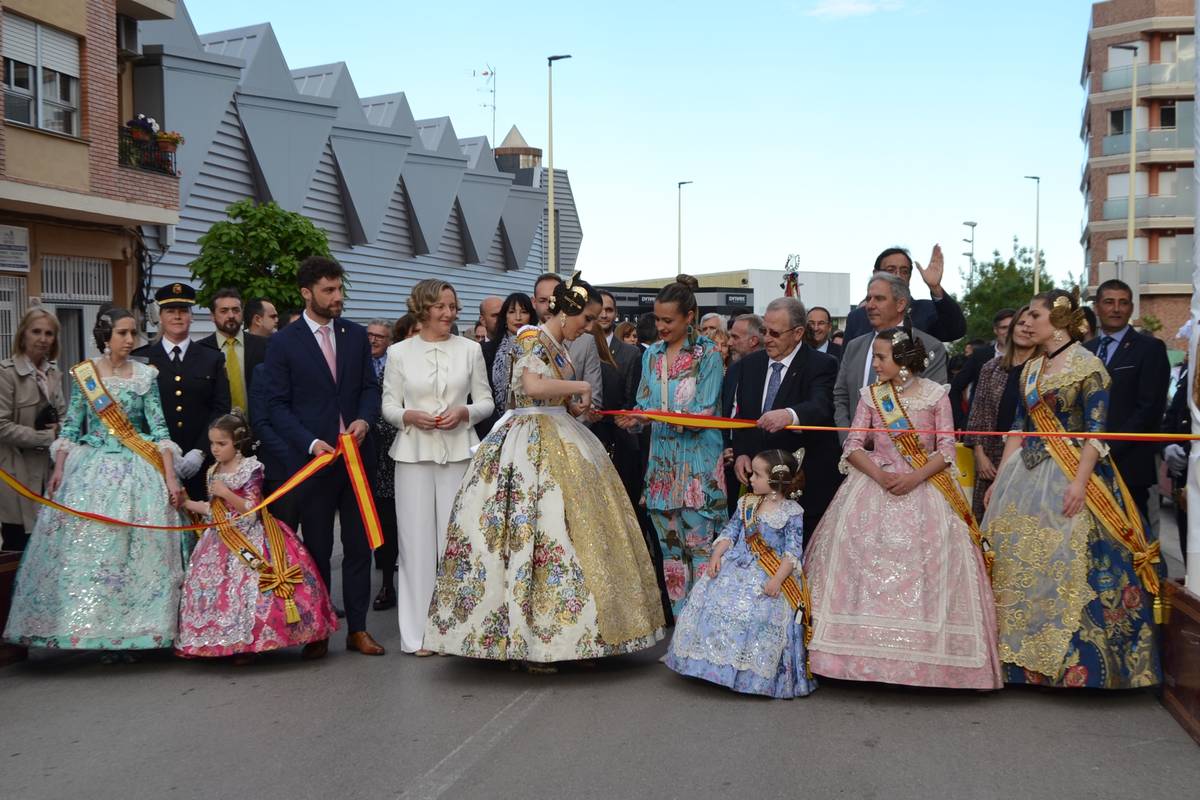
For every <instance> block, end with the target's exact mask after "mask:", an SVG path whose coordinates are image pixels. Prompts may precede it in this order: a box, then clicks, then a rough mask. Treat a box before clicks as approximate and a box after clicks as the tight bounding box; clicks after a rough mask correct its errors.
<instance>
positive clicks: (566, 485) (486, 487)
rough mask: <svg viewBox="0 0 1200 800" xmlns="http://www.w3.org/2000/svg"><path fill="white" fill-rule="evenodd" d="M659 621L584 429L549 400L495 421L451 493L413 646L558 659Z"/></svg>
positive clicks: (601, 651)
mask: <svg viewBox="0 0 1200 800" xmlns="http://www.w3.org/2000/svg"><path fill="white" fill-rule="evenodd" d="M662 628H663V612H662V604H661V601H660V595H659V590H658V584H657V582H656V580H655V576H654V568H653V566H652V565H651V561H650V555H649V553H648V552H647V550H646V543H645V539H644V538H643V536H642V532H641V529H640V528H639V526H638V521H637V518H636V516H635V515H634V512H633V507H632V506H631V505H630V504H629V498H628V496H627V495H626V493H625V489H624V487H623V486H622V484H621V481H620V478H618V476H617V472H616V470H615V469H614V468H613V466H612V463H611V462H610V461H609V458H608V455H607V453H605V451H604V448H603V446H602V445H601V444H600V442H599V441H598V440H597V439H596V437H595V436H593V435H592V433H591V432H590V431H589V430H587V428H585V427H584V426H583V425H581V424H580V423H579V422H577V421H576V420H575V419H574V418H572V417H570V416H569V415H567V414H565V413H554V410H553V409H547V410H546V411H545V412H538V413H520V412H518V413H517V415H516V416H513V417H510V418H509V419H508V420H506V421H505V422H504V423H503V424H501V425H499V426H497V427H496V428H495V429H494V430H493V431H492V432H491V433H490V434H489V435H488V437H487V438H486V439H485V440H484V441H483V443H482V444H481V445H480V446H479V449H478V450H477V452H476V454H475V457H474V460H473V461H472V462H471V466H470V468H469V469H468V471H467V477H466V479H465V480H464V481H463V485H462V487H461V488H460V489H459V492H458V496H457V497H456V498H455V501H454V507H453V509H452V511H451V517H450V525H449V530H448V536H447V543H446V550H445V553H444V555H443V558H442V561H441V564H440V566H439V567H438V575H437V585H436V588H435V590H434V595H433V601H432V603H431V605H430V609H429V622H428V625H427V626H426V630H425V637H424V646H425V647H427V648H429V649H431V650H436V651H439V652H443V653H450V654H454V655H462V656H469V657H473V658H489V659H498V660H527V661H536V662H552V661H567V660H572V659H583V658H595V657H599V656H609V655H616V654H619V653H629V652H634V651H637V650H643V649H645V648H648V647H651V646H653V645H654V643H655V642H657V641H659V640H660V639H661V638H662V636H663V631H662Z"/></svg>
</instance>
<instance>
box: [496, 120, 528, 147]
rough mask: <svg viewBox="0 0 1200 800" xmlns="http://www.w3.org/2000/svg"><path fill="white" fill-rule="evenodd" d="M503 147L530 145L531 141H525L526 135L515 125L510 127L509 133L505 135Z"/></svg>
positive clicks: (501, 144)
mask: <svg viewBox="0 0 1200 800" xmlns="http://www.w3.org/2000/svg"><path fill="white" fill-rule="evenodd" d="M500 146H501V147H529V143H528V142H526V141H525V137H524V136H522V135H521V132H520V131H519V130H517V126H516V125H513V126H512V127H511V128H509V130H508V133H507V134H506V135H505V137H504V141H502V142H501V143H500Z"/></svg>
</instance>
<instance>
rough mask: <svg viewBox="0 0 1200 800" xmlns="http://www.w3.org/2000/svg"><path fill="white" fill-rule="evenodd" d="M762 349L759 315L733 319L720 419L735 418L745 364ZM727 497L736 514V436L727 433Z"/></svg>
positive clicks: (730, 510)
mask: <svg viewBox="0 0 1200 800" xmlns="http://www.w3.org/2000/svg"><path fill="white" fill-rule="evenodd" d="M762 349H763V321H762V317H760V316H758V315H757V314H741V315H739V316H737V317H735V318H734V320H733V323H732V324H730V326H729V356H730V358H732V359H733V361H732V363H730V365H729V369H727V370H725V378H724V379H723V380H722V382H721V416H723V417H732V416H733V412H734V407H735V406H736V405H737V388H738V381H739V380H740V379H741V376H742V362H743V361H744V360H745V358H746V356H748V355H750V354H751V353H757V352H758V351H759V350H762ZM724 436H725V452H724V453H723V454H722V456H721V457H722V459H724V461H725V496H726V500H727V503H728V509H729V515H730V516H733V512H734V511H736V510H737V503H738V498H739V497H740V496H741V492H739V491H738V487H739V485H740V484H739V483H738V479H737V473H736V472H734V469H733V433H732V432H731V431H725V434H724Z"/></svg>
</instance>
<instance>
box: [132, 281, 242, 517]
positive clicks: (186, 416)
mask: <svg viewBox="0 0 1200 800" xmlns="http://www.w3.org/2000/svg"><path fill="white" fill-rule="evenodd" d="M154 301H155V302H156V303H157V304H158V331H159V336H158V338H157V339H156V340H155V341H153V342H151V343H150V344H148V345H144V346H143V347H139V348H138V349H137V350H134V351H133V355H134V356H135V357H137V358H142V359H145V360H146V361H147V362H148V363H149V364H151V365H152V366H153V367H155V368H156V369H157V370H158V393H159V395H160V396H161V397H162V406H163V416H164V417H165V418H166V420H167V428H168V429H169V430H170V431H171V441H173V442H175V444H177V445H179V449H180V450H182V451H183V453H184V456H183V458H181V459H179V460H178V461H177V462H176V464H175V472H176V473H177V474H178V475H179V478H180V480H181V481H182V484H183V489H184V491H186V492H187V495H188V497H190V498H192V499H193V500H204V499H205V498H207V497H208V487H207V485H206V479H205V474H204V467H205V465H206V464H209V463H211V462H212V455H211V454H210V453H209V447H208V426H209V425H210V424H211V423H212V422H213V421H214V420H215V419H216V418H217V417H220V416H221V415H223V414H228V413H229V408H230V400H229V379H228V378H227V377H226V375H225V358H224V357H223V356H222V355H221V353H220V352H219V351H217V350H214V349H213V348H211V347H202V346H200V345H199V343H197V342H193V341H192V340H191V338H190V336H189V334H190V333H191V330H192V306H194V305H195V304H196V290H195V289H193V288H192V287H191V286H189V285H187V284H186V283H169V284H167V285H166V286H163V287H162V288H160V289H159V290H158V291H157V292H155V293H154Z"/></svg>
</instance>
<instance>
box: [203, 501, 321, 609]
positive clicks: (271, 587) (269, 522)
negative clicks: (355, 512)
mask: <svg viewBox="0 0 1200 800" xmlns="http://www.w3.org/2000/svg"><path fill="white" fill-rule="evenodd" d="M209 506H210V507H211V508H212V517H213V524H214V525H215V526H216V529H217V535H218V536H219V537H220V538H221V543H222V544H224V545H225V548H226V549H227V550H228V551H229V552H231V553H233V554H234V555H235V556H237V557H238V558H240V559H242V561H244V562H245V563H246V566H248V567H250V569H252V570H254V571H255V572H257V573H258V590H259V591H260V592H274V593H275V596H276V597H278V598H281V599H282V600H283V602H284V606H285V608H286V610H287V621H288V623H289V624H293V623H296V622H299V621H300V611H299V610H298V609H297V608H296V600H295V592H296V585H297V584H299V583H300V582H301V581H303V580H304V573H303V572H302V571H301V569H300V567H299V565H297V564H289V563H288V560H287V544H286V542H285V540H284V533H283V529H282V528H280V527H279V522H278V521H276V519H275V518H274V517H273V516H271V512H269V511H267V510H266V509H265V508H264V509H263V510H262V511H261V512H260V513H261V514H262V521H263V528H265V529H266V533H267V547H268V549H269V550H270V551H271V560H270V561H267V559H266V558H265V557H264V556H263V554H262V553H260V552H259V551H258V549H257V548H256V547H255V546H254V545H252V544H251V543H250V540H249V539H247V538H246V537H245V536H243V535H242V532H241V531H240V530H238V528H237V526H236V525H234V524H233V522H232V521H231V520H230V518H229V514H228V512H227V511H226V510H225V504H224V503H223V502H222V501H221V500H220V498H216V497H214V498H213V499H212V501H211V502H210V503H209Z"/></svg>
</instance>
